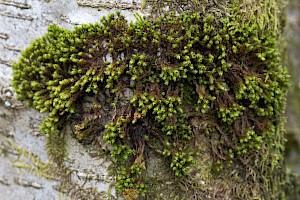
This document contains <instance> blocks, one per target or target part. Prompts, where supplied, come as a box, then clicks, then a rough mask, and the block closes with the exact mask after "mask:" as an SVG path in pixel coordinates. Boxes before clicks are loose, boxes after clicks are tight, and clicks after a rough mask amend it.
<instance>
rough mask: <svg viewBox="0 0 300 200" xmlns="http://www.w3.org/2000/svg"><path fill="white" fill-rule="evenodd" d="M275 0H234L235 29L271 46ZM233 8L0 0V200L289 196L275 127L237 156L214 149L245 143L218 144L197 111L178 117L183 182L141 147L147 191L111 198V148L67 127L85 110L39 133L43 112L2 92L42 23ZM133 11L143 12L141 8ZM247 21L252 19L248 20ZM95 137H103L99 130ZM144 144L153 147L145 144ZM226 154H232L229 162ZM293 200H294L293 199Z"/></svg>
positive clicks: (279, 130) (67, 24)
mask: <svg viewBox="0 0 300 200" xmlns="http://www.w3.org/2000/svg"><path fill="white" fill-rule="evenodd" d="M284 3H285V2H284V1H280V0H259V1H255V2H253V1H247V0H240V1H236V4H235V5H238V6H236V7H238V8H239V10H238V11H236V14H237V16H240V17H241V18H242V20H241V21H240V22H241V23H245V24H248V23H249V21H250V23H249V24H251V23H257V24H258V29H259V31H258V32H259V34H263V33H264V32H269V33H270V30H271V31H273V34H274V35H276V37H277V39H278V40H279V41H281V40H283V39H282V37H281V35H282V31H283V27H284V25H283V23H284V20H283V19H284V17H285V16H284V10H283V7H284ZM233 5H234V4H233V3H228V1H219V2H215V1H171V2H169V3H166V2H165V1H151V2H150V1H134V0H133V1H127V0H121V1H96V0H77V1H75V0H68V1H55V0H50V1H46V0H45V1H38V0H32V1H11V0H0V9H1V13H0V21H1V22H2V26H1V27H2V29H1V30H0V41H1V43H0V52H1V53H0V103H1V104H0V117H1V118H0V119H1V121H0V153H1V157H0V160H1V162H0V193H1V197H2V198H3V199H13V200H16V199H24V197H26V199H59V198H62V199H109V198H111V199H121V198H124V199H128V200H133V199H289V197H290V196H292V195H294V196H296V195H297V194H298V195H299V189H298V188H297V187H299V186H295V185H296V182H297V180H296V179H295V177H292V176H290V175H289V174H286V168H285V166H284V164H283V156H284V155H283V154H284V151H283V149H284V130H283V123H282V122H276V123H275V122H274V127H273V128H274V130H268V131H270V132H272V131H273V132H272V134H273V135H272V137H271V138H267V137H265V136H264V135H262V136H261V135H260V136H259V137H258V138H262V140H263V141H262V142H261V143H259V144H260V145H261V146H260V147H258V148H257V150H255V148H254V147H251V148H252V149H251V151H253V153H249V152H242V151H243V150H245V151H246V150H248V151H249V149H246V148H245V147H244V146H245V145H246V144H245V143H244V146H243V145H240V144H235V143H234V144H233V146H230V145H231V144H232V143H230V142H228V146H226V145H225V146H224V145H223V143H226V142H227V141H228V140H232V141H235V142H237V141H240V139H245V138H243V137H241V138H239V134H237V136H236V137H237V138H234V137H233V138H228V134H227V133H223V131H224V130H223V128H222V127H221V128H220V129H218V128H216V126H215V124H210V123H211V122H210V121H209V120H206V121H205V120H202V119H201V116H202V115H198V114H197V112H196V114H195V115H194V116H190V117H189V118H188V120H190V121H191V122H190V123H191V124H190V127H192V130H193V131H194V135H196V136H195V137H194V138H193V140H194V141H193V142H191V143H193V144H191V146H192V147H193V148H195V149H194V151H195V152H194V154H195V155H194V157H193V158H194V161H195V163H194V165H193V166H191V168H189V172H188V173H187V175H185V176H183V177H182V176H176V175H174V171H172V170H171V168H170V165H171V164H170V157H164V156H162V153H161V152H159V151H160V150H161V149H160V148H150V146H149V147H148V148H149V149H148V150H147V156H146V157H147V158H144V159H145V163H143V162H142V161H140V162H142V163H143V164H144V165H145V166H144V168H145V172H144V175H145V177H146V178H145V183H146V184H147V187H148V192H147V193H146V195H145V196H143V195H141V193H139V194H136V191H135V190H134V189H132V190H130V189H126V190H125V191H124V190H123V191H122V192H119V193H116V191H115V187H114V185H115V183H116V178H115V175H116V174H118V172H117V171H116V169H117V170H118V169H119V168H118V166H117V164H116V163H114V162H113V161H112V159H111V157H110V156H109V154H108V153H107V152H109V151H111V148H112V147H111V146H110V145H109V144H106V143H105V142H103V140H102V139H101V138H99V137H96V136H91V137H90V135H88V136H86V135H85V132H84V131H81V130H82V129H81V128H80V126H79V125H82V124H83V122H82V123H81V124H80V123H75V122H74V123H72V122H70V121H71V120H73V119H79V118H80V119H81V120H82V121H83V118H84V119H86V118H88V117H90V116H93V115H92V114H91V113H88V112H90V111H88V112H85V113H84V114H82V113H75V114H74V115H73V116H72V117H70V120H69V122H68V123H66V124H65V125H64V126H63V128H62V129H60V132H53V133H52V134H47V135H41V133H40V131H39V125H40V124H41V123H42V121H43V120H44V118H45V117H46V116H47V115H48V114H41V113H39V112H38V111H36V110H35V109H33V108H28V107H26V106H25V105H24V104H25V103H24V102H20V101H18V100H17V94H16V93H15V92H14V90H13V88H12V86H10V84H11V78H12V75H11V74H12V65H13V62H17V61H18V57H19V56H20V52H21V51H23V50H24V49H25V48H26V47H27V46H29V44H30V41H31V40H33V39H35V38H38V37H41V36H42V35H44V34H45V33H46V32H47V28H48V26H49V25H50V24H52V23H55V24H57V25H58V26H60V27H64V28H67V29H70V30H71V29H73V27H74V26H75V25H81V24H87V23H94V22H96V21H98V20H99V19H100V18H101V17H102V16H107V14H109V13H111V12H115V11H116V10H121V13H122V14H123V15H124V16H125V17H126V18H127V19H128V20H129V21H131V20H134V21H135V20H138V19H135V18H134V13H135V12H139V13H142V14H143V15H147V16H149V17H150V18H151V19H152V20H155V19H156V18H158V17H159V16H161V15H163V13H165V12H166V11H167V12H169V11H170V10H171V11H176V12H177V13H182V12H183V11H185V12H187V13H189V12H191V13H192V12H195V11H197V12H199V13H200V15H201V16H208V15H214V16H215V17H216V18H217V19H218V18H222V17H227V16H229V15H230V12H232V9H231V8H232V7H234V6H233ZM141 6H142V7H143V8H144V10H142V11H141V10H140V7H141ZM253 16H255V17H254V18H253ZM253 19H256V20H257V21H255V22H253V21H251V20H253ZM283 49H284V47H282V46H280V45H279V46H278V49H277V50H278V51H279V52H280V53H282V52H283ZM264 78H265V77H264ZM122 92H123V93H122V95H123V96H122V97H123V101H125V102H126V101H127V100H128V99H130V98H131V97H132V94H131V93H132V90H130V89H128V90H127V89H125V90H124V91H122ZM101 95H102V96H101ZM106 98H108V96H107V94H99V95H98V96H85V97H83V99H82V100H81V103H82V104H81V106H82V109H77V110H76V111H78V110H80V111H82V110H83V111H86V110H91V109H94V106H95V105H94V103H95V102H97V103H100V102H105V101H106V100H105V99H106ZM124 99H125V100H124ZM246 104H247V103H246ZM101 106H103V109H102V108H101V109H99V110H100V111H99V110H98V111H99V113H100V114H99V115H101V116H102V118H103V120H100V122H101V126H102V128H103V129H104V125H105V124H108V123H109V122H110V121H109V120H108V119H112V118H114V110H113V107H111V106H110V105H109V106H107V105H104V104H101ZM106 109H107V110H106ZM136 113H137V114H136ZM193 113H194V112H193ZM199 113H200V112H199ZM134 114H136V115H138V114H139V113H138V112H135V113H134ZM188 114H190V113H188ZM136 115H135V116H134V119H133V121H134V120H139V119H140V118H143V117H140V118H139V117H136ZM191 115H192V114H191ZM86 116H87V117H86ZM64 117H68V116H64ZM85 117H86V118H85ZM136 118H137V119H136ZM150 118H151V117H149V121H150V122H152V121H155V120H152V121H151V119H150ZM282 119H283V118H282V116H281V115H276V119H275V121H281V120H282ZM264 120H265V119H264V117H257V119H254V120H252V121H251V123H253V127H255V126H260V124H259V123H261V122H264ZM212 121H214V120H212ZM98 122H99V121H98ZM132 123H133V124H134V123H135V122H132ZM143 123H145V122H144V121H143ZM272 123H273V122H272ZM85 125H86V124H85ZM239 125H240V124H239ZM87 126H88V125H87ZM99 126H100V125H99ZM99 126H98V127H99ZM153 126H155V125H153ZM232 126H234V125H232ZM76 127H77V128H78V129H79V131H78V132H76V130H78V129H76ZM92 127H94V126H92ZM99 129H100V128H99ZM208 129H209V131H210V130H212V129H213V130H214V131H216V130H217V132H213V131H212V132H213V133H209V134H211V135H209V136H208V135H206V134H204V132H205V130H208ZM262 129H264V128H262ZM99 131H102V132H103V130H99ZM134 131H135V129H134ZM74 132H75V133H74ZM246 132H247V131H246ZM76 133H78V134H77V135H76ZM247 133H248V132H247ZM251 133H252V132H251ZM263 133H264V132H263ZM88 134H89V133H88ZM242 134H243V131H241V132H240V135H242ZM223 136H224V137H223ZM252 137H254V136H252ZM224 138H225V139H224ZM250 138H251V136H250ZM249 140H251V139H249ZM149 143H150V142H149ZM237 143H239V142H237ZM246 143H247V142H246ZM249 143H250V142H249ZM229 144H230V145H229ZM247 144H248V143H247ZM273 144H274V145H273ZM151 145H152V146H153V145H154V146H155V145H157V144H153V143H151ZM158 145H160V144H159V143H158ZM222 145H223V146H222ZM238 145H240V146H238ZM152 146H151V147H152ZM237 146H238V147H237ZM143 147H144V146H143ZM220 147H226V149H220ZM235 147H236V148H237V149H239V150H241V152H233V154H231V153H230V152H231V151H232V149H234V148H235ZM231 148H232V149H231ZM157 149H158V150H157ZM139 150H140V149H139ZM156 150H157V151H156ZM143 151H144V150H143ZM145 151H146V150H145ZM233 151H234V150H233ZM240 154H241V155H240ZM231 155H232V156H233V158H229V157H231ZM248 156H249V157H248ZM135 161H137V158H136V159H135ZM143 161H144V160H143ZM135 163H136V162H135ZM296 198H297V196H296V197H295V198H294V199H296ZM290 199H292V197H290Z"/></svg>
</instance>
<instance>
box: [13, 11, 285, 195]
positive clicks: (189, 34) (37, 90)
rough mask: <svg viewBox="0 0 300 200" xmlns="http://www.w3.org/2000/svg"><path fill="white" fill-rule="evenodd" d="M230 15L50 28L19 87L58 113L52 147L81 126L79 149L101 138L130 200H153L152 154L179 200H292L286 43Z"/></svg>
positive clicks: (113, 17) (116, 18) (19, 69)
mask: <svg viewBox="0 0 300 200" xmlns="http://www.w3.org/2000/svg"><path fill="white" fill-rule="evenodd" d="M230 13H231V14H230V16H225V17H224V16H218V17H214V16H213V15H207V16H202V15H200V14H197V13H194V14H180V15H179V16H176V15H175V14H167V15H165V16H164V17H161V18H158V19H155V20H150V19H146V18H144V17H141V16H138V15H137V21H136V22H135V23H128V22H127V20H126V19H125V17H124V16H122V15H121V14H120V13H118V12H117V13H116V14H110V15H109V16H108V17H104V18H102V19H101V20H100V23H95V24H84V25H82V26H79V27H76V28H75V30H73V31H69V30H66V29H63V28H60V27H57V26H56V25H51V26H50V27H49V29H48V32H47V33H46V34H45V35H44V36H43V37H41V38H38V39H36V40H34V41H33V42H32V43H31V45H30V46H29V47H28V48H27V49H26V50H24V51H23V52H22V55H21V57H20V59H19V61H18V62H16V63H14V65H13V78H14V79H13V86H14V88H15V91H16V92H17V94H18V97H19V99H20V100H25V101H26V102H27V104H28V105H29V106H31V107H34V108H35V109H37V110H39V111H40V112H49V115H48V117H47V118H46V119H45V120H44V121H43V123H42V124H41V126H40V131H41V132H42V133H44V134H48V135H49V136H48V137H51V135H53V134H56V133H57V132H59V131H61V130H62V129H63V128H64V127H65V126H66V123H68V122H69V121H72V123H74V124H75V125H74V129H73V130H74V135H75V136H76V137H77V139H78V140H79V142H82V141H85V140H86V139H87V138H96V137H97V138H98V139H99V138H100V139H99V140H98V142H99V143H101V144H105V145H106V146H107V148H106V149H107V151H108V152H109V155H110V158H111V159H112V161H113V163H114V171H115V174H114V175H115V176H116V184H115V187H116V189H117V192H118V193H119V194H121V195H122V196H123V197H124V198H125V199H128V200H129V199H136V198H138V197H145V198H146V197H147V192H148V188H149V185H148V186H147V184H145V183H147V182H148V183H149V182H151V181H149V179H148V177H147V166H148V162H149V160H148V156H149V154H150V152H152V151H154V152H156V155H157V156H158V157H161V158H163V159H164V160H165V164H166V165H167V166H169V167H170V168H169V169H170V172H172V174H173V176H174V177H173V178H174V179H175V180H176V184H177V183H178V184H177V185H179V186H178V187H179V188H181V190H177V191H175V193H177V194H175V195H174V196H176V195H177V196H178V195H179V196H180V195H185V196H186V198H187V199H193V198H194V199H206V198H209V197H211V198H213V199H226V198H231V199H280V198H282V199H283V198H284V193H281V192H280V193H278V191H282V192H283V185H284V183H285V182H284V181H285V177H284V172H283V171H284V169H283V168H282V167H283V150H284V138H283V134H284V130H283V129H282V126H283V123H282V119H283V118H282V114H283V111H284V108H285V95H286V93H287V88H288V75H287V72H286V68H284V67H282V65H281V55H280V53H279V52H278V50H277V49H278V46H277V38H278V35H277V32H275V33H274V31H273V30H269V29H266V30H264V31H261V28H260V27H259V24H258V23H257V22H256V21H255V20H253V21H251V20H250V19H249V22H248V23H247V24H245V23H240V22H241V21H242V18H241V15H239V14H238V12H237V9H236V8H233V9H232V11H231V12H230ZM98 96H105V99H104V100H103V98H101V99H99V100H95V101H94V102H92V105H91V106H90V107H89V110H88V111H87V110H86V108H85V107H83V106H82V103H83V100H82V99H84V98H86V97H94V99H97V97H98ZM104 105H105V106H104ZM104 107H109V108H110V111H109V112H112V113H113V114H112V116H111V118H110V119H106V120H104V119H103V117H102V116H101V114H103V109H104ZM79 111H80V112H81V116H78V112H79ZM56 138H57V137H56ZM200 138H201V139H200ZM203 149H205V152H204V151H203ZM202 153H203V154H202ZM204 161H207V162H205V163H204ZM180 185H181V187H180ZM241 186H242V187H241ZM238 187H239V188H238ZM240 187H241V188H240ZM243 188H247V190H245V189H243ZM182 191H185V192H184V193H182ZM172 195H173V194H172Z"/></svg>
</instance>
